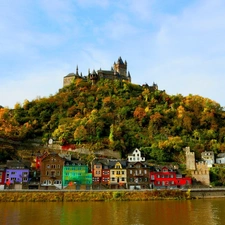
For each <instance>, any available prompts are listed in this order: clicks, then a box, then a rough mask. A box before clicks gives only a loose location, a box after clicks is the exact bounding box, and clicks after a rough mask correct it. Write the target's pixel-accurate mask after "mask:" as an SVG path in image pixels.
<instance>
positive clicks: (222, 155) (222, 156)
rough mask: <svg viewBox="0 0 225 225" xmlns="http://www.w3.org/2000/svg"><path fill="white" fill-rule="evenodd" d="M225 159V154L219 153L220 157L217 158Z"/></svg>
mask: <svg viewBox="0 0 225 225" xmlns="http://www.w3.org/2000/svg"><path fill="white" fill-rule="evenodd" d="M224 157H225V153H219V154H218V155H217V158H224Z"/></svg>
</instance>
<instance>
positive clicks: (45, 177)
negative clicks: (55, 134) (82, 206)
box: [40, 153, 65, 189]
mask: <svg viewBox="0 0 225 225" xmlns="http://www.w3.org/2000/svg"><path fill="white" fill-rule="evenodd" d="M64 162H65V159H64V158H61V157H60V156H59V155H58V154H56V153H51V154H49V155H47V156H45V157H44V158H42V160H41V163H40V174H41V175H40V188H41V189H61V188H62V172H63V166H64Z"/></svg>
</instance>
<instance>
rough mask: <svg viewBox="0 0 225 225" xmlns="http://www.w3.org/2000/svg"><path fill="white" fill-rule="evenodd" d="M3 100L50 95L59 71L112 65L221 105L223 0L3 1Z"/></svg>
mask: <svg viewBox="0 0 225 225" xmlns="http://www.w3.org/2000/svg"><path fill="white" fill-rule="evenodd" d="M0 6H1V7H0V15H1V20H0V34H1V35H0V46H1V47H0V105H2V106H4V107H6V106H8V107H10V108H14V105H15V104H16V103H21V104H23V102H24V100H25V99H27V100H29V101H31V100H33V99H36V98H38V97H48V96H49V95H51V94H52V95H54V94H55V93H56V92H57V91H58V90H59V88H61V87H62V84H63V77H64V76H65V75H67V74H68V73H70V72H75V71H76V66H77V65H78V67H79V72H82V74H83V75H86V74H87V72H88V69H89V68H90V69H91V70H93V69H96V70H97V69H99V68H102V69H110V68H111V66H112V65H113V63H114V61H116V60H117V59H118V57H119V56H121V57H122V59H123V60H126V61H127V63H128V70H129V71H130V74H131V77H132V82H133V83H136V84H144V83H148V84H150V85H151V84H152V83H153V82H155V83H157V84H158V86H159V89H160V90H166V92H167V93H168V94H170V95H176V94H182V95H183V96H187V95H189V94H193V95H200V96H203V97H205V98H210V99H212V100H214V101H216V102H218V103H219V104H220V105H221V106H225V98H224V96H225V87H224V85H225V41H224V40H225V1H224V0H138V1H137V0H123V1H120V0H37V1H35V0H19V1H15V0H7V1H5V0H0Z"/></svg>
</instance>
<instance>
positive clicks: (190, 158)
mask: <svg viewBox="0 0 225 225" xmlns="http://www.w3.org/2000/svg"><path fill="white" fill-rule="evenodd" d="M184 151H185V152H186V169H187V170H196V165H195V153H194V152H191V151H190V147H186V148H184Z"/></svg>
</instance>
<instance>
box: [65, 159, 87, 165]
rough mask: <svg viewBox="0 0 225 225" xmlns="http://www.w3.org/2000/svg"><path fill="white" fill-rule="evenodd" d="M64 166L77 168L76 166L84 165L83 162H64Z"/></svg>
mask: <svg viewBox="0 0 225 225" xmlns="http://www.w3.org/2000/svg"><path fill="white" fill-rule="evenodd" d="M65 165H66V166H67V165H68V166H73V165H74V166H78V165H86V163H85V162H84V161H83V160H66V161H65Z"/></svg>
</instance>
